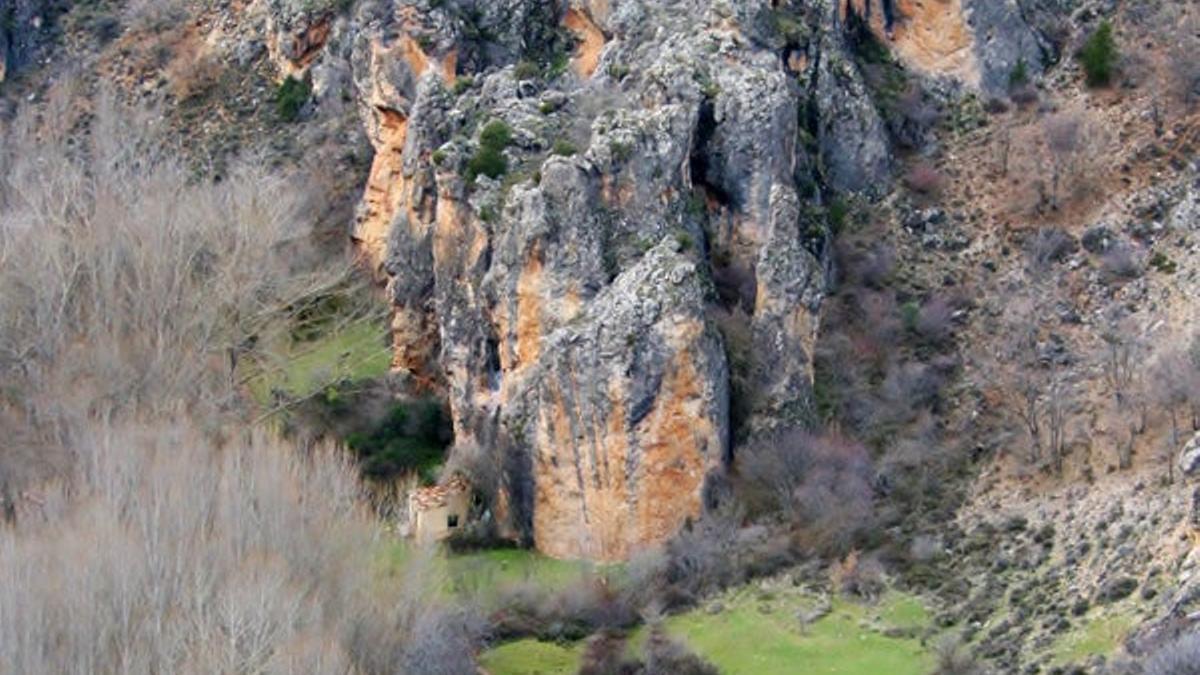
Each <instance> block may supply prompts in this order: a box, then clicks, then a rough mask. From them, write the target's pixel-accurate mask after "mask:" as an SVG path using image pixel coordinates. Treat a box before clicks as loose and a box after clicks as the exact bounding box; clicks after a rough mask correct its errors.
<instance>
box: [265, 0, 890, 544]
mask: <svg viewBox="0 0 1200 675" xmlns="http://www.w3.org/2000/svg"><path fill="white" fill-rule="evenodd" d="M279 1H282V0H279ZM370 4H372V3H360V5H361V6H360V8H359V11H358V13H357V15H356V16H355V17H354V19H353V21H352V23H351V25H349V26H347V27H346V28H345V30H344V31H343V29H342V28H340V27H339V26H338V25H337V24H335V25H334V26H333V30H332V32H331V33H330V36H329V42H328V43H327V46H326V53H325V54H323V55H322V56H321V57H320V59H319V60H318V61H317V62H316V64H315V65H314V66H313V71H312V72H313V77H314V83H316V82H317V81H318V80H320V82H321V83H322V84H321V87H320V88H321V89H322V90H323V91H324V90H328V91H329V94H328V95H330V96H331V95H332V94H333V92H335V91H337V90H338V89H339V87H343V86H345V87H350V88H351V89H352V91H353V97H354V99H355V100H356V102H357V106H358V110H359V112H360V116H361V118H362V120H363V123H364V126H365V128H366V133H367V136H368V137H369V138H370V139H371V142H372V145H373V146H374V148H375V151H376V152H375V161H374V166H373V169H372V172H371V178H370V180H369V183H368V186H367V189H366V191H365V195H364V199H363V202H362V205H361V207H360V211H359V217H358V222H357V223H356V225H355V231H354V236H355V238H356V239H357V240H358V241H359V242H360V245H361V246H362V248H363V250H364V252H365V253H366V254H367V257H368V258H369V259H370V260H371V261H372V263H373V264H374V266H375V270H376V273H377V275H378V277H379V279H380V281H382V282H384V283H386V284H387V287H388V290H389V294H390V298H391V300H392V304H393V307H394V310H395V319H394V326H395V329H394V336H393V337H394V340H395V343H396V361H397V363H398V364H399V365H400V367H402V368H403V369H405V370H408V371H410V372H411V373H412V374H414V375H419V376H420V377H419V378H416V379H418V380H421V381H426V382H429V383H431V384H432V386H435V387H436V388H437V389H438V390H439V391H440V392H444V394H445V396H446V398H448V399H449V402H450V407H451V411H452V418H453V423H454V428H455V438H456V443H457V444H458V445H459V447H466V446H467V445H479V446H481V447H484V448H487V449H489V450H490V451H491V453H490V454H491V456H492V458H493V459H494V461H495V463H496V466H497V473H498V474H499V475H500V490H501V495H502V496H501V503H502V504H503V505H504V507H505V508H503V509H500V513H499V515H500V516H501V518H499V520H502V521H504V522H505V523H506V525H507V527H508V529H509V531H510V532H511V533H513V534H516V535H518V536H520V537H522V538H525V539H526V540H528V541H531V542H533V543H535V544H536V545H537V546H538V548H540V549H541V550H543V551H546V552H549V553H551V554H553V555H557V556H562V557H593V558H606V559H612V558H619V557H622V556H624V555H625V554H626V553H627V552H628V551H629V550H631V549H632V548H633V547H635V546H638V545H641V544H645V543H653V542H657V541H661V540H663V539H665V538H666V537H668V536H670V535H671V534H673V533H674V531H675V530H676V529H677V528H678V527H679V526H680V525H681V524H682V523H683V522H684V521H685V520H686V519H687V518H688V517H689V516H696V515H698V514H699V512H700V495H701V492H702V488H703V485H704V483H705V481H706V480H707V479H708V477H709V476H710V475H711V474H717V473H720V472H722V471H724V470H725V468H726V464H727V463H728V461H729V460H730V448H729V440H728V439H729V438H730V437H731V436H732V434H733V429H731V426H730V425H731V422H730V419H729V412H728V408H729V401H728V398H729V386H730V385H729V383H730V373H729V364H728V363H727V356H726V345H725V344H724V339H725V338H724V337H723V336H722V334H721V333H720V332H719V331H718V330H717V329H716V326H715V324H714V322H713V321H712V320H711V318H710V317H711V316H712V315H713V313H714V312H715V311H725V308H722V307H719V306H718V305H720V303H721V302H723V301H722V300H721V299H720V297H721V296H719V295H718V294H717V293H715V292H713V291H714V288H715V287H716V285H717V284H716V282H715V279H714V273H713V269H714V267H715V266H716V264H717V263H716V258H718V257H720V259H721V261H722V264H727V265H730V266H732V267H734V268H736V269H738V270H740V271H742V272H743V274H744V276H745V277H747V278H748V279H750V280H751V283H749V284H748V286H749V287H750V289H751V292H750V293H749V294H748V295H749V297H748V298H747V299H746V302H747V304H748V307H747V309H748V316H749V319H748V321H749V322H750V325H749V326H748V329H749V335H750V336H751V337H750V340H751V341H752V345H751V346H752V349H753V352H754V354H755V363H754V365H753V367H752V372H749V373H746V375H748V380H749V381H750V382H751V384H752V387H753V390H754V391H753V394H754V405H753V409H752V410H751V411H750V413H751V415H750V419H749V420H747V421H746V423H747V425H748V426H747V430H748V431H750V432H757V431H759V430H768V429H771V428H773V427H775V426H778V425H784V424H795V423H798V422H803V421H805V420H806V419H808V418H809V417H810V415H811V412H812V411H811V408H812V395H811V386H812V384H811V382H812V354H813V343H814V341H815V337H816V334H817V330H818V328H819V319H818V317H819V310H820V305H821V301H822V297H823V294H824V291H825V278H824V268H825V261H823V260H822V256H823V255H825V253H824V250H825V247H826V244H825V239H826V232H825V220H824V215H823V209H822V202H823V200H824V199H825V198H826V197H828V196H832V195H831V193H832V192H836V191H856V192H857V191H861V192H867V193H881V192H883V191H885V190H886V189H888V183H889V178H890V175H891V169H892V163H893V158H892V154H891V148H890V146H889V142H888V137H887V134H886V132H885V129H884V126H883V124H882V122H881V121H880V119H879V115H878V112H877V107H876V105H875V102H874V101H872V100H871V96H870V93H869V91H868V89H867V87H866V85H865V84H864V82H863V78H862V76H861V73H860V72H859V71H858V66H857V65H856V64H855V63H854V61H853V59H852V58H851V56H850V54H849V53H848V51H847V46H846V44H845V40H844V38H843V36H842V34H841V28H840V26H839V25H838V22H837V18H836V12H835V11H834V7H833V6H832V5H833V3H829V2H824V1H822V2H815V3H811V5H809V4H805V5H804V6H803V7H801V6H799V5H797V6H796V7H793V8H791V9H788V10H786V11H790V12H793V13H794V19H795V23H796V24H797V25H798V26H799V28H796V29H795V30H789V31H788V33H787V34H786V35H784V34H783V33H782V32H781V31H780V29H779V25H778V22H777V21H775V20H774V17H775V14H774V12H776V11H777V9H778V8H777V7H776V3H772V2H770V1H769V0H747V1H746V2H738V3H731V2H724V1H721V0H666V1H663V2H649V1H644V0H622V1H621V2H611V3H589V2H570V3H563V4H562V5H560V4H558V3H543V2H534V1H532V0H498V1H494V2H482V1H478V2H466V1H463V2H456V3H430V2H427V1H423V0H405V1H401V2H396V3H393V4H392V5H391V6H388V7H383V8H379V7H376V8H374V9H373V8H371V7H370V6H369V5H370ZM434 4H437V6H436V7H434V6H432V5H434ZM567 8H569V9H570V10H571V11H573V12H577V13H579V16H583V17H585V18H586V19H587V21H588V22H590V25H592V26H594V27H595V30H596V31H599V33H600V36H601V37H602V39H603V40H604V41H605V44H604V45H603V47H602V48H600V49H599V50H598V51H597V52H596V53H595V54H594V56H595V57H596V59H597V60H598V63H597V67H596V69H595V71H594V74H593V75H592V76H591V77H587V76H586V74H585V73H581V72H579V71H576V70H575V69H574V68H568V70H567V71H566V72H565V73H562V74H555V73H553V72H552V71H553V69H551V68H549V67H548V64H550V63H551V62H553V61H554V60H555V59H556V58H557V56H556V55H557V54H559V53H561V50H563V49H570V48H574V47H573V43H571V42H564V41H563V40H564V37H563V35H564V29H563V28H562V25H561V22H560V20H561V17H562V11H563V10H565V9H567ZM285 23H286V17H285V18H284V19H280V20H279V24H280V25H284V24H285ZM785 50H788V51H790V53H792V54H794V55H796V58H795V59H792V60H790V61H788V62H787V63H784V62H783V61H781V54H782V53H783V52H784V51H785ZM522 60H530V61H533V62H535V63H538V64H540V65H539V68H540V69H541V72H542V75H541V76H539V77H530V76H529V75H528V74H527V73H528V72H529V68H528V67H526V66H522V67H521V68H520V69H518V68H516V64H517V63H518V62H519V61H522ZM339 64H345V66H344V67H345V68H348V76H346V78H343V77H342V75H340V74H339V73H340V72H341V71H340V70H339V68H341V67H342V66H341V65H339ZM785 66H786V68H785ZM788 69H791V70H788ZM517 71H520V72H521V73H522V78H521V79H522V80H523V81H518V78H516V77H515V74H514V73H515V72H517ZM456 75H457V76H458V77H470V78H471V82H470V86H465V87H463V86H456V85H455V84H454V83H453V79H454V77H455V76H456ZM342 79H347V80H348V84H345V85H342V84H338V82H340V81H341V80H342ZM326 97H327V95H326V94H324V93H318V95H317V98H318V100H320V101H322V105H324V102H323V101H324V99H325V98H326ZM799 110H809V111H811V115H806V116H803V117H802V116H800V115H798V114H797V111H799ZM492 120H501V121H503V122H504V123H505V125H506V126H507V127H508V129H509V130H510V132H511V138H512V142H511V144H510V145H509V146H508V147H507V148H505V149H504V150H503V154H504V157H505V159H506V163H507V165H508V166H507V169H508V170H507V172H506V174H505V175H503V176H500V177H499V178H498V179H496V180H493V179H490V178H488V177H486V176H479V177H478V178H476V179H475V180H473V181H472V182H471V183H469V184H468V182H467V180H466V168H467V165H468V164H469V163H470V162H471V161H472V157H473V156H475V155H476V153H477V152H479V149H480V131H481V129H482V128H483V127H484V126H485V125H486V124H488V123H489V122H490V121H492ZM559 140H568V141H570V142H571V144H572V145H574V146H575V147H576V148H578V152H577V153H575V154H574V155H573V156H570V157H560V156H554V155H553V153H547V150H548V149H550V148H551V147H553V145H554V144H555V142H556V141H559Z"/></svg>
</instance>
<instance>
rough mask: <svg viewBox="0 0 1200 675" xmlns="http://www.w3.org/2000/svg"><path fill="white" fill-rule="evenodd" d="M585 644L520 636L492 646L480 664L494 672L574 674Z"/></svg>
mask: <svg viewBox="0 0 1200 675" xmlns="http://www.w3.org/2000/svg"><path fill="white" fill-rule="evenodd" d="M581 650H582V645H579V644H571V645H557V644H553V643H550V642H538V641H537V640H518V641H516V642H509V643H507V644H503V645H500V646H499V647H496V648H495V649H492V650H489V651H487V652H485V653H484V654H483V656H482V657H481V658H480V659H479V665H481V666H483V669H484V670H486V671H487V672H489V673H491V675H510V674H511V675H518V674H519V675H574V673H575V671H576V670H578V669H579V657H580V651H581Z"/></svg>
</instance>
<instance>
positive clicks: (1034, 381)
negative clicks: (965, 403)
mask: <svg viewBox="0 0 1200 675" xmlns="http://www.w3.org/2000/svg"><path fill="white" fill-rule="evenodd" d="M1055 297H1056V296H1055V294H1054V293H1053V291H1052V290H1051V289H1050V288H1049V287H1048V286H1046V285H1041V286H1040V287H1038V288H1035V289H1032V290H1031V293H1030V297H1026V298H1017V299H1015V300H1014V301H1013V302H1012V303H1011V304H1010V309H1009V313H1008V315H1007V319H1006V321H1005V326H1004V329H1003V335H1004V336H1005V344H1004V345H1003V346H1002V347H1001V349H1000V351H999V353H998V354H997V360H996V363H995V364H994V366H993V367H994V368H995V375H994V377H993V379H994V381H995V382H996V383H997V384H998V387H999V393H1000V396H1001V397H1002V398H1003V404H1004V406H1005V407H1006V408H1007V409H1008V412H1009V414H1011V415H1012V417H1013V418H1014V421H1017V422H1019V423H1020V424H1021V426H1022V427H1023V428H1024V429H1025V431H1026V433H1027V434H1028V437H1029V442H1030V445H1029V452H1028V455H1027V457H1026V461H1027V462H1028V463H1029V464H1031V465H1035V466H1036V465H1040V464H1041V463H1042V462H1043V461H1046V462H1048V463H1049V466H1050V467H1051V468H1052V469H1053V470H1054V471H1055V473H1061V471H1062V468H1063V459H1064V457H1065V454H1066V451H1067V448H1068V443H1067V441H1068V439H1067V422H1068V420H1069V416H1070V413H1071V411H1072V409H1073V408H1074V405H1075V404H1074V396H1073V388H1072V387H1071V386H1070V384H1069V383H1068V382H1067V381H1066V376H1065V373H1064V369H1063V364H1062V363H1061V362H1060V361H1059V360H1057V359H1055V358H1054V357H1053V356H1048V355H1047V354H1046V353H1045V352H1044V350H1043V346H1042V344H1041V342H1040V337H1041V321H1042V317H1043V316H1044V315H1045V314H1046V313H1047V312H1049V309H1048V308H1049V307H1052V306H1053V302H1054V298H1055Z"/></svg>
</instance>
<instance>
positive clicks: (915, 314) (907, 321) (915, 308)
mask: <svg viewBox="0 0 1200 675" xmlns="http://www.w3.org/2000/svg"><path fill="white" fill-rule="evenodd" d="M920 319H921V305H920V303H918V302H917V301H915V300H910V301H908V302H906V303H904V304H903V305H901V306H900V322H901V323H902V324H903V325H904V330H905V331H906V332H908V333H915V332H916V331H917V323H918V321H920Z"/></svg>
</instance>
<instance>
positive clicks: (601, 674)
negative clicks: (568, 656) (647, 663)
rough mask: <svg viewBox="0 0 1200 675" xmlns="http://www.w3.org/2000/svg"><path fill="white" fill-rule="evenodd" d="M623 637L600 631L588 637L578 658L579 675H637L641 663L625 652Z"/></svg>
mask: <svg viewBox="0 0 1200 675" xmlns="http://www.w3.org/2000/svg"><path fill="white" fill-rule="evenodd" d="M626 644H627V643H626V641H625V638H624V637H622V636H620V635H618V634H616V633H614V632H612V631H600V632H599V633H596V634H595V635H593V636H592V637H590V638H588V640H587V643H586V644H585V645H584V648H583V656H582V657H581V659H580V666H579V675H638V673H640V672H641V670H642V664H641V663H638V662H637V661H636V660H634V659H631V658H629V657H628V656H626V654H625V649H626Z"/></svg>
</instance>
